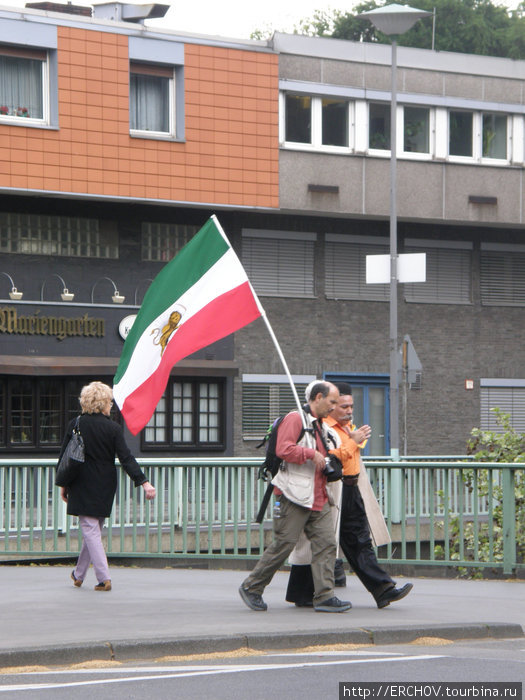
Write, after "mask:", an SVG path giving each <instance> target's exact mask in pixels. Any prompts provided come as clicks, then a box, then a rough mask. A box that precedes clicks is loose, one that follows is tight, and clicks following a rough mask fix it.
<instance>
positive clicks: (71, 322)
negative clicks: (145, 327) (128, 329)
mask: <svg viewBox="0 0 525 700" xmlns="http://www.w3.org/2000/svg"><path fill="white" fill-rule="evenodd" d="M0 333H9V334H19V335H48V336H54V337H55V338H57V340H64V339H65V338H74V337H82V338H103V337H104V335H105V333H106V322H105V319H103V318H93V317H92V316H90V315H89V314H87V313H86V314H84V315H83V316H77V317H76V318H68V317H65V316H41V315H40V311H35V313H34V314H32V315H22V314H19V313H17V311H16V309H15V308H14V307H12V306H3V307H1V308H0Z"/></svg>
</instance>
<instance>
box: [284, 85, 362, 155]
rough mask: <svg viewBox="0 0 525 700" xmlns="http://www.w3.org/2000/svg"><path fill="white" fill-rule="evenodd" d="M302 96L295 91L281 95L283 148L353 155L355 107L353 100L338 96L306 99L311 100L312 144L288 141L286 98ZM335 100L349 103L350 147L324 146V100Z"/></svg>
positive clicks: (315, 96) (311, 96)
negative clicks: (288, 96)
mask: <svg viewBox="0 0 525 700" xmlns="http://www.w3.org/2000/svg"><path fill="white" fill-rule="evenodd" d="M287 95H301V93H298V92H294V91H293V90H288V91H281V92H280V93H279V143H280V145H281V147H282V148H290V149H294V150H298V151H323V152H324V153H345V154H348V153H352V152H353V150H354V131H355V130H354V123H355V105H354V101H353V100H352V99H349V98H346V97H340V96H338V95H333V96H330V95H310V94H306V93H305V94H304V95H303V96H304V97H309V98H310V99H311V130H312V133H311V141H310V143H300V142H297V141H286V96H287ZM324 99H334V100H341V102H346V103H347V109H348V115H347V123H348V133H347V135H346V136H347V140H348V146H329V145H325V144H323V142H322V141H323V118H322V113H323V100H324Z"/></svg>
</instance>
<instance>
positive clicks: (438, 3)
mask: <svg viewBox="0 0 525 700" xmlns="http://www.w3.org/2000/svg"><path fill="white" fill-rule="evenodd" d="M385 4H389V3H384V2H376V1H375V0H368V1H365V2H362V3H360V4H358V5H356V6H355V7H354V10H353V12H352V13H348V12H346V13H343V12H341V11H340V10H333V11H323V10H317V11H316V12H314V14H313V16H312V17H310V18H306V19H303V20H301V21H300V22H299V24H298V25H297V26H296V27H295V30H294V31H295V33H297V34H307V35H310V36H324V37H333V38H335V39H347V40H350V41H369V42H377V43H383V44H384V43H390V39H389V38H388V37H387V36H385V35H384V34H382V33H381V32H379V31H378V30H377V29H375V28H374V26H373V25H372V23H371V22H370V21H368V20H366V19H363V18H361V17H359V16H358V15H360V14H361V13H363V12H366V11H368V10H373V9H375V8H377V7H382V6H383V5H385ZM404 4H408V3H404ZM411 6H412V7H414V6H416V7H417V8H418V9H420V10H427V11H428V12H434V8H435V35H434V46H432V41H433V37H432V35H433V26H434V20H433V17H427V18H425V19H422V20H420V21H419V22H417V23H416V24H415V25H414V27H412V29H410V30H409V31H408V32H406V33H405V34H403V35H402V36H400V37H399V39H398V43H399V44H400V45H401V46H411V47H415V48H421V49H431V48H434V49H436V50H437V51H456V52H459V53H472V54H479V55H485V56H500V57H505V58H514V59H523V58H525V0H524V1H523V2H522V3H521V4H520V5H519V6H518V8H517V9H516V10H514V11H509V10H508V9H507V8H505V7H502V6H500V5H497V4H494V3H493V2H491V0H417V2H415V3H411ZM253 37H254V38H262V33H261V32H257V33H254V35H253Z"/></svg>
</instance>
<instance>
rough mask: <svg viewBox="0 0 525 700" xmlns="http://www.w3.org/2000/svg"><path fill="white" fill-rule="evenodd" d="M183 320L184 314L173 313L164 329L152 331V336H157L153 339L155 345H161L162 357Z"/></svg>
mask: <svg viewBox="0 0 525 700" xmlns="http://www.w3.org/2000/svg"><path fill="white" fill-rule="evenodd" d="M181 318H182V314H181V313H180V311H172V312H171V314H170V315H169V318H168V322H167V323H166V325H165V326H163V327H162V329H161V328H154V329H153V330H152V331H151V333H150V335H153V334H155V337H154V338H153V345H160V356H161V357H162V355H163V354H164V350H166V346H167V344H168V341H169V339H170V338H171V336H172V335H173V333H174V332H175V331H176V330H177V328H178V327H179V323H180V320H181Z"/></svg>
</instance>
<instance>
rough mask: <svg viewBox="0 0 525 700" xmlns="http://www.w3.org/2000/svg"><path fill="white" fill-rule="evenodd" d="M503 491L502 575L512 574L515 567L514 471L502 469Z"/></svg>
mask: <svg viewBox="0 0 525 700" xmlns="http://www.w3.org/2000/svg"><path fill="white" fill-rule="evenodd" d="M501 471H502V473H501V485H502V490H503V503H502V508H503V533H502V534H503V573H504V574H512V572H513V571H514V568H515V566H516V495H515V493H514V475H515V471H514V469H512V468H511V467H502V470H501Z"/></svg>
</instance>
